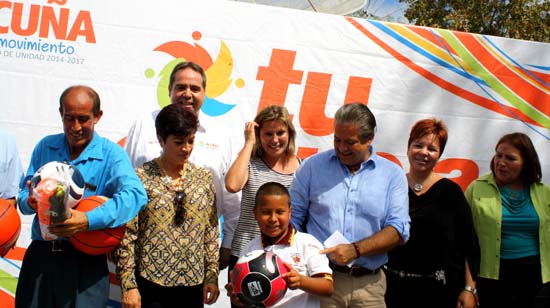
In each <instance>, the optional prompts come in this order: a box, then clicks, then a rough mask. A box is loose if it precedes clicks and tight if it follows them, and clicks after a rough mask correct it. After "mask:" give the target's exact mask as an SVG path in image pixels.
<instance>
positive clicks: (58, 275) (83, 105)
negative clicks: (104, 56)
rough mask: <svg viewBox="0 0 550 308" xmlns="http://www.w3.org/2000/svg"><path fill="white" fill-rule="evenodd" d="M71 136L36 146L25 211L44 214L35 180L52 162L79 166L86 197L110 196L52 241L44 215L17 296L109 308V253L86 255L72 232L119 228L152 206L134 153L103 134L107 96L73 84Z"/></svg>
mask: <svg viewBox="0 0 550 308" xmlns="http://www.w3.org/2000/svg"><path fill="white" fill-rule="evenodd" d="M59 113H60V115H61V119H62V122H63V130H64V133H63V134H57V135H50V136H47V137H45V138H43V139H42V140H41V141H40V142H39V143H38V144H37V145H36V147H35V148H34V150H33V153H32V156H31V161H30V164H29V168H28V170H27V175H26V177H25V178H23V180H22V181H21V184H20V188H21V191H20V193H19V195H18V198H17V202H18V205H19V209H20V210H21V212H22V213H23V214H26V215H33V214H35V213H36V208H37V199H36V197H35V196H33V195H32V192H31V194H29V190H30V181H29V180H30V178H31V177H32V176H33V174H34V173H35V171H36V170H37V169H38V168H40V167H41V166H43V165H44V164H46V163H48V162H50V161H60V162H67V163H70V164H72V165H74V166H75V167H76V168H77V169H78V170H79V171H80V173H81V174H82V176H83V177H84V181H85V182H86V187H85V193H84V197H87V196H91V195H100V196H106V197H108V198H110V199H109V200H108V201H106V202H105V203H104V204H103V205H102V206H100V207H97V208H95V209H94V210H92V211H90V212H86V213H85V212H80V211H77V210H73V209H71V210H70V212H71V217H70V218H68V219H66V220H65V221H64V222H63V223H61V224H59V225H55V226H50V227H49V231H50V232H51V233H53V234H55V235H56V236H58V237H59V238H58V239H56V240H53V241H44V239H43V238H42V236H41V234H40V228H39V223H38V218H37V217H36V216H35V218H34V221H33V224H32V235H31V237H32V240H33V241H32V242H31V244H30V245H29V247H28V249H27V252H26V253H25V256H24V258H23V264H22V267H21V271H20V275H19V283H18V285H17V291H16V295H15V301H16V307H25V308H26V307H41V308H42V307H79V308H80V307H90V308H92V307H94V308H95V307H106V305H107V301H108V297H109V271H108V268H107V260H106V256H105V255H99V256H96V255H86V254H84V253H82V252H80V251H78V250H76V249H75V248H74V247H73V246H72V245H71V243H70V242H69V241H68V240H67V237H70V236H73V235H75V234H76V233H78V232H81V231H86V230H97V229H103V228H113V227H118V226H121V225H123V224H125V223H126V222H128V221H129V220H131V219H132V218H133V217H134V216H135V215H136V214H137V213H138V212H139V211H140V210H141V209H142V208H143V207H144V206H145V204H146V203H147V195H146V192H145V189H144V188H143V185H142V184H141V181H140V180H139V178H138V177H137V175H136V174H135V171H134V169H133V168H132V164H131V163H130V160H129V158H128V156H127V155H126V152H124V150H123V149H122V148H121V147H120V146H118V145H117V144H116V143H114V142H112V141H109V140H107V139H106V138H103V137H101V136H99V135H98V134H97V133H96V132H95V131H94V127H95V125H96V124H97V123H98V121H99V120H100V118H101V116H102V115H103V111H102V110H101V105H100V100H99V95H98V94H97V93H96V92H95V91H94V90H93V89H92V88H89V87H86V86H73V87H69V88H67V89H66V90H65V91H64V92H63V93H62V94H61V97H60V99H59Z"/></svg>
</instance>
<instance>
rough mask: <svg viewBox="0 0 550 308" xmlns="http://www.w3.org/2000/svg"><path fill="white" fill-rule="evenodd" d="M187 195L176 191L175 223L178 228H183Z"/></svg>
mask: <svg viewBox="0 0 550 308" xmlns="http://www.w3.org/2000/svg"><path fill="white" fill-rule="evenodd" d="M186 196H187V195H186V194H185V192H183V191H181V190H180V191H176V196H175V197H174V211H175V212H176V216H175V217H174V223H175V224H176V226H178V227H179V226H181V225H182V224H183V220H184V218H185V206H184V203H185V197H186Z"/></svg>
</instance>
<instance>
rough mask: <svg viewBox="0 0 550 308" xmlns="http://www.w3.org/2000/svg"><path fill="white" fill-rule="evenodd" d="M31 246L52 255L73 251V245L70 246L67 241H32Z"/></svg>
mask: <svg viewBox="0 0 550 308" xmlns="http://www.w3.org/2000/svg"><path fill="white" fill-rule="evenodd" d="M32 245H36V246H37V247H41V248H43V249H44V248H46V249H48V250H50V251H51V252H54V253H62V252H67V251H75V248H74V246H73V244H71V242H70V241H67V240H53V241H40V240H34V241H32Z"/></svg>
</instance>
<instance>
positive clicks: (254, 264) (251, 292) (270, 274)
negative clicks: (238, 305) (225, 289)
mask: <svg viewBox="0 0 550 308" xmlns="http://www.w3.org/2000/svg"><path fill="white" fill-rule="evenodd" d="M286 272H288V270H287V268H286V266H285V264H284V262H283V260H282V259H281V258H280V257H278V256H277V255H276V254H274V253H272V252H265V251H263V250H255V251H252V252H249V253H247V254H246V255H244V256H242V257H240V258H239V260H238V261H237V264H235V268H234V269H233V271H232V272H231V283H232V285H233V292H234V293H235V294H237V296H238V297H239V299H240V300H241V302H243V303H245V304H249V305H257V306H260V307H271V306H273V305H275V304H276V303H277V302H279V301H280V300H281V299H282V298H283V296H284V295H285V293H286V290H287V285H286V281H285V280H284V278H283V276H282V275H283V274H284V273H286Z"/></svg>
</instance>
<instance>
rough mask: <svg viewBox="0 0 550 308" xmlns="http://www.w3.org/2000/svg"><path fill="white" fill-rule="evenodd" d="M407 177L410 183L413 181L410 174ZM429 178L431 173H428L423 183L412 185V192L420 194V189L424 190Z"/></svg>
mask: <svg viewBox="0 0 550 308" xmlns="http://www.w3.org/2000/svg"><path fill="white" fill-rule="evenodd" d="M408 176H409V178H410V179H411V180H412V181H414V178H413V176H412V174H410V173H409V174H408ZM431 177H432V173H430V175H428V177H427V178H425V179H424V181H422V183H414V185H413V187H412V189H413V190H414V192H421V191H422V189H423V188H424V183H426V182H428V181H429V180H430V178H431Z"/></svg>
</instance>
